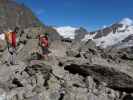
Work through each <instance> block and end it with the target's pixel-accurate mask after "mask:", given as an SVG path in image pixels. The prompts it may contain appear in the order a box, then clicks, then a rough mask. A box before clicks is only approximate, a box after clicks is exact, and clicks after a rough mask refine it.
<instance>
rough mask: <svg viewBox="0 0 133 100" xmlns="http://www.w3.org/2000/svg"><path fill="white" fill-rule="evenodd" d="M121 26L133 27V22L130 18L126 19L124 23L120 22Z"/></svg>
mask: <svg viewBox="0 0 133 100" xmlns="http://www.w3.org/2000/svg"><path fill="white" fill-rule="evenodd" d="M120 24H123V25H133V20H132V19H130V18H124V19H123V20H122V21H120Z"/></svg>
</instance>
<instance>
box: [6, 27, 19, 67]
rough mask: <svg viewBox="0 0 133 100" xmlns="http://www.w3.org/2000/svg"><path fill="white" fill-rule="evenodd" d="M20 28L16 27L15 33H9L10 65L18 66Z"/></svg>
mask: <svg viewBox="0 0 133 100" xmlns="http://www.w3.org/2000/svg"><path fill="white" fill-rule="evenodd" d="M18 30H19V28H18V27H15V29H14V31H12V32H9V33H8V38H7V37H6V39H10V40H7V43H8V51H9V58H8V65H15V64H16V45H17V43H16V38H17V37H16V34H17V32H18Z"/></svg>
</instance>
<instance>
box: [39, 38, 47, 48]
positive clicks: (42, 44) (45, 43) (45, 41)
mask: <svg viewBox="0 0 133 100" xmlns="http://www.w3.org/2000/svg"><path fill="white" fill-rule="evenodd" d="M40 44H41V46H43V47H48V38H47V37H46V36H43V37H41V38H40Z"/></svg>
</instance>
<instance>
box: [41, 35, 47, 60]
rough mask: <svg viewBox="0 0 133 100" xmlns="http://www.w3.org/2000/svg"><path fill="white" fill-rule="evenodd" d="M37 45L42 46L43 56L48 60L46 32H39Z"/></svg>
mask: <svg viewBox="0 0 133 100" xmlns="http://www.w3.org/2000/svg"><path fill="white" fill-rule="evenodd" d="M39 45H40V46H41V48H42V53H43V54H42V55H43V58H44V59H45V60H48V53H49V50H48V47H49V43H48V33H44V34H43V35H40V34H39Z"/></svg>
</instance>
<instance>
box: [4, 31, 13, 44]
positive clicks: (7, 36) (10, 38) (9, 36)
mask: <svg viewBox="0 0 133 100" xmlns="http://www.w3.org/2000/svg"><path fill="white" fill-rule="evenodd" d="M5 39H6V41H7V42H8V43H9V44H12V32H7V33H5Z"/></svg>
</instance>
